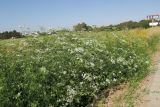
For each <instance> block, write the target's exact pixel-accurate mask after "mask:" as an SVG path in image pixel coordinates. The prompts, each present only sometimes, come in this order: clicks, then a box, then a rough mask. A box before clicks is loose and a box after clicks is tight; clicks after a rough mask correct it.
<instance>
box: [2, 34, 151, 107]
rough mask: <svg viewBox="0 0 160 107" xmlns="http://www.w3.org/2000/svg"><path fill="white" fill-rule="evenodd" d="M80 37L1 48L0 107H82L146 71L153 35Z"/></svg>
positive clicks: (57, 37) (59, 37)
mask: <svg viewBox="0 0 160 107" xmlns="http://www.w3.org/2000/svg"><path fill="white" fill-rule="evenodd" d="M84 34H85V33H65V34H59V35H55V36H50V37H49V36H48V37H46V36H45V37H43V38H42V37H41V38H34V39H25V40H23V43H22V44H21V45H18V46H15V47H12V48H14V50H12V51H11V50H9V49H8V48H6V50H7V51H4V49H0V76H1V78H0V102H1V106H2V107H10V106H12V107H25V106H26V107H85V106H89V105H90V104H91V103H92V101H93V99H94V98H96V96H97V95H98V94H99V93H100V92H101V91H102V90H103V89H106V88H108V87H111V86H113V85H116V84H119V83H121V82H124V81H127V80H128V79H130V78H132V77H134V76H138V74H139V73H145V72H146V71H147V68H148V66H149V64H150V57H149V53H148V51H149V50H148V49H149V48H148V45H147V44H148V42H147V41H150V42H152V41H154V40H148V39H152V38H154V36H152V37H151V38H143V39H142V38H140V37H139V38H137V36H136V37H131V36H130V37H128V36H123V35H124V34H125V33H123V35H121V33H113V34H109V35H108V34H106V33H86V34H85V35H84ZM82 35H84V36H82ZM90 35H92V36H90ZM97 35H101V36H102V37H99V36H98V37H97ZM103 35H108V36H103ZM117 35H120V36H117ZM125 35H127V34H125ZM95 38H98V39H95ZM100 39H101V40H100ZM150 44H152V43H150Z"/></svg>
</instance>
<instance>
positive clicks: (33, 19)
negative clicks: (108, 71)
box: [0, 0, 160, 31]
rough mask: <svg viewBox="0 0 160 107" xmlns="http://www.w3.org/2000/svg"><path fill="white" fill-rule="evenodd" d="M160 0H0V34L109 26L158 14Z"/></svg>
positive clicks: (159, 11)
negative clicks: (20, 29) (80, 25)
mask: <svg viewBox="0 0 160 107" xmlns="http://www.w3.org/2000/svg"><path fill="white" fill-rule="evenodd" d="M159 5H160V0H0V31H4V30H12V29H18V26H27V27H30V28H31V29H36V28H38V27H39V26H44V27H46V28H48V27H53V28H59V27H71V26H73V25H74V24H77V23H79V22H86V23H87V24H89V25H109V24H116V23H119V22H123V21H127V20H135V21H137V20H141V19H144V18H146V16H147V15H149V14H157V13H160V6H159Z"/></svg>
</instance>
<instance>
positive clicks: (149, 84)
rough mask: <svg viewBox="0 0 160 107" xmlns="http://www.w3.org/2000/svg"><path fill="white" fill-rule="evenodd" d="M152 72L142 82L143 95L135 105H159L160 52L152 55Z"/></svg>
mask: <svg viewBox="0 0 160 107" xmlns="http://www.w3.org/2000/svg"><path fill="white" fill-rule="evenodd" d="M154 67H155V70H154V72H153V73H152V74H151V75H150V76H149V77H148V78H147V80H145V84H143V85H144V86H142V87H143V92H141V93H140V94H141V95H142V94H143V97H142V98H141V99H140V103H139V104H137V106H136V107H160V52H158V53H156V54H155V57H154Z"/></svg>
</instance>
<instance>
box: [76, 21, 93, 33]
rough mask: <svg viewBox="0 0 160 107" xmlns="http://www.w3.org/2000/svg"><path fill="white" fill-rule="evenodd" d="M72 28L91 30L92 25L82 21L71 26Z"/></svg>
mask: <svg viewBox="0 0 160 107" xmlns="http://www.w3.org/2000/svg"><path fill="white" fill-rule="evenodd" d="M73 29H74V31H91V30H92V27H91V26H88V25H87V24H86V23H84V22H83V23H78V24H77V25H75V26H73Z"/></svg>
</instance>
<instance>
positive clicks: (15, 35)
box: [0, 30, 23, 39]
mask: <svg viewBox="0 0 160 107" xmlns="http://www.w3.org/2000/svg"><path fill="white" fill-rule="evenodd" d="M22 37H23V35H22V34H21V33H20V32H17V31H16V30H13V31H10V32H8V31H6V32H2V33H0V39H10V38H22Z"/></svg>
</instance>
